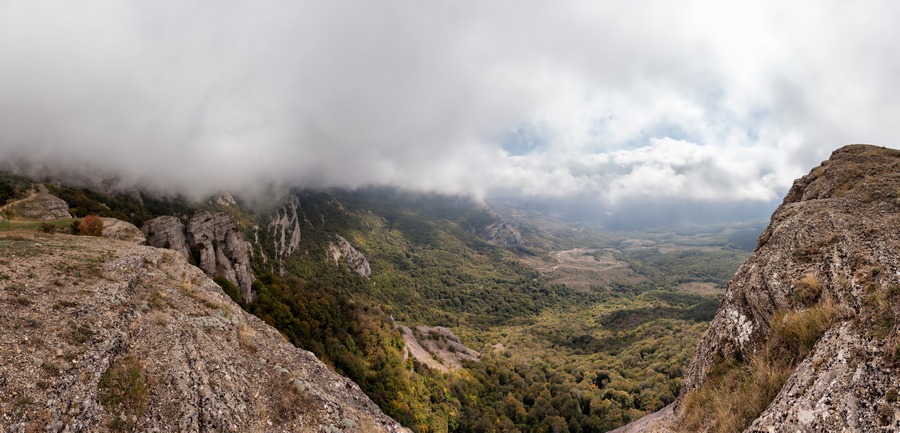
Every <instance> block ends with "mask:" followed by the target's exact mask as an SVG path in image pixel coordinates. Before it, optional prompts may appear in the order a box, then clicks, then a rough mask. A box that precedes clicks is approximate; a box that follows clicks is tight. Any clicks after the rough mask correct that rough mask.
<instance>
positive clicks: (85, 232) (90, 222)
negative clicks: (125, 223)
mask: <svg viewBox="0 0 900 433" xmlns="http://www.w3.org/2000/svg"><path fill="white" fill-rule="evenodd" d="M78 234H80V235H82V236H103V220H102V219H100V217H98V216H97V215H88V216H86V217H84V220H83V221H81V223H80V224H78Z"/></svg>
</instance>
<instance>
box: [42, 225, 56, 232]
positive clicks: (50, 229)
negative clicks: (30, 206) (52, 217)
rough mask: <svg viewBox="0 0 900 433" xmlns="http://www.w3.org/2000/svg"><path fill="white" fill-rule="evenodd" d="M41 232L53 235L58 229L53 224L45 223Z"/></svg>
mask: <svg viewBox="0 0 900 433" xmlns="http://www.w3.org/2000/svg"><path fill="white" fill-rule="evenodd" d="M40 230H41V231H42V232H44V233H53V232H55V231H56V227H54V226H53V224H50V223H46V222H45V223H41V227H40Z"/></svg>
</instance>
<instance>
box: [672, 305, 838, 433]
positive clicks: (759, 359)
mask: <svg viewBox="0 0 900 433" xmlns="http://www.w3.org/2000/svg"><path fill="white" fill-rule="evenodd" d="M839 317H840V312H839V310H838V308H837V307H836V306H835V305H834V303H833V302H832V301H831V300H830V299H826V300H824V301H820V302H818V303H817V304H815V305H814V306H812V307H810V308H807V309H804V310H799V311H788V312H783V313H780V314H777V315H776V316H775V320H774V321H773V323H774V326H773V328H772V331H771V334H770V336H769V339H768V341H767V342H766V345H765V347H763V349H762V350H760V351H759V352H757V353H755V354H753V355H752V356H751V357H750V359H749V360H747V361H744V362H740V361H738V360H734V359H731V360H719V361H718V362H716V363H715V365H714V366H713V367H712V369H711V370H710V372H709V374H708V375H707V379H706V382H704V383H703V385H702V386H701V387H700V388H697V389H696V390H693V391H691V392H689V393H688V394H687V395H686V396H685V398H684V414H685V415H684V419H683V420H682V424H681V429H682V431H684V432H695V431H703V430H705V429H706V428H710V429H711V431H712V432H716V433H726V432H728V433H730V432H739V431H742V430H744V429H745V428H747V426H748V425H749V424H750V423H751V422H752V421H753V420H754V419H756V418H757V417H759V414H761V413H762V411H763V410H765V408H766V407H767V406H768V405H769V403H771V402H772V400H773V399H774V398H775V396H776V395H778V392H779V391H780V390H781V388H782V386H784V382H785V381H787V379H788V377H790V375H791V373H792V372H793V371H794V368H795V367H796V366H797V364H799V363H800V361H802V360H803V359H804V358H805V357H806V356H807V355H808V354H809V352H810V350H812V348H813V346H815V344H816V342H817V341H819V338H821V336H822V334H824V333H825V331H826V330H828V328H830V327H831V325H832V324H833V323H835V321H836V320H837V319H838V318H839Z"/></svg>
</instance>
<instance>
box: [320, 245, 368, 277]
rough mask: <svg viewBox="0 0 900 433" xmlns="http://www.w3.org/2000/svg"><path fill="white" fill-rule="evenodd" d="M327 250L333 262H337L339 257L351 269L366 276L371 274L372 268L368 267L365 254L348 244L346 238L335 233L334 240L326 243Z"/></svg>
mask: <svg viewBox="0 0 900 433" xmlns="http://www.w3.org/2000/svg"><path fill="white" fill-rule="evenodd" d="M328 250H329V251H330V252H331V258H332V259H334V264H338V263H340V260H341V259H344V262H346V263H347V266H348V267H349V268H350V270H351V271H353V272H356V273H357V274H359V275H362V276H363V277H366V278H368V277H369V276H370V275H372V268H371V267H369V261H368V260H366V256H364V255H363V254H362V253H361V252H359V251H357V250H356V248H353V245H350V242H347V239H344V238H343V237H342V236H338V235H335V236H334V240H332V241H331V242H330V243H329V244H328Z"/></svg>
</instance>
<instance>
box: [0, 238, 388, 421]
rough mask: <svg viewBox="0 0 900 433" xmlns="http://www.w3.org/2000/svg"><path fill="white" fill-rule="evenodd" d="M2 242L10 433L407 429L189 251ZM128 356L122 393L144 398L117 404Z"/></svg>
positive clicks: (1, 416)
mask: <svg viewBox="0 0 900 433" xmlns="http://www.w3.org/2000/svg"><path fill="white" fill-rule="evenodd" d="M0 241H2V242H0V257H3V259H4V265H3V269H2V271H3V275H4V278H3V280H0V285H2V290H0V304H2V305H3V307H2V308H0V430H2V431H6V432H26V431H28V432H30V431H54V432H59V431H67V432H75V431H90V432H106V431H112V430H114V428H115V427H116V424H115V421H114V419H115V417H116V416H118V415H121V414H123V413H125V414H129V413H134V414H136V415H134V417H133V418H131V417H130V416H129V417H128V418H127V419H126V420H124V422H125V424H124V426H125V427H127V426H128V425H129V424H130V425H134V426H136V427H137V430H138V431H148V432H174V431H185V432H190V431H195V432H196V431H217V432H285V431H296V432H334V431H344V432H399V431H404V430H405V429H403V428H402V427H400V426H399V425H398V424H397V423H396V422H394V421H393V420H391V419H390V418H388V417H387V416H385V415H384V414H383V413H382V412H381V411H380V410H379V409H378V407H377V406H376V405H375V404H374V403H373V402H372V401H371V400H370V399H369V398H368V397H367V396H366V395H365V394H363V393H362V391H361V390H360V389H359V387H358V386H357V385H356V384H354V383H352V382H351V381H349V380H348V379H346V378H344V377H341V376H339V375H337V374H335V373H333V372H332V371H331V370H329V369H328V367H326V366H325V365H324V364H322V363H321V362H320V361H318V360H317V359H316V358H315V356H314V355H312V354H311V353H309V352H306V351H303V350H300V349H297V348H295V347H293V346H292V345H291V344H290V343H288V342H287V341H285V340H284V338H283V337H282V336H281V335H280V334H279V333H278V332H277V331H276V330H275V329H273V328H271V327H269V326H268V325H266V324H265V323H263V322H262V321H261V320H259V319H257V318H256V317H254V316H251V315H249V314H247V313H245V312H244V311H243V310H242V309H241V308H240V307H238V306H237V305H236V304H234V303H233V302H232V301H231V300H230V299H229V297H228V296H227V295H225V294H224V293H223V292H222V290H221V289H220V288H219V287H218V286H216V285H215V283H213V282H212V280H210V279H209V277H207V276H206V275H205V274H204V273H203V272H202V271H200V270H199V269H197V268H196V267H194V266H191V265H189V264H188V263H187V261H186V260H185V259H184V258H183V257H182V256H181V255H180V254H177V253H175V252H172V251H168V250H163V249H158V248H152V247H147V246H138V245H135V244H133V243H131V242H124V241H118V240H113V239H104V238H95V237H88V236H69V235H60V234H56V235H42V234H35V233H34V232H33V231H29V232H21V233H12V236H11V237H10V236H9V234H4V235H0ZM127 360H131V364H129V365H132V366H133V367H134V366H135V365H136V367H135V369H134V370H131V371H136V373H135V374H134V376H132V377H133V379H134V380H131V381H127V382H123V383H122V385H121V386H122V387H121V388H116V390H123V391H125V392H126V393H127V394H126V395H128V396H131V397H134V399H133V400H126V401H127V402H128V403H126V404H125V405H123V406H115V403H114V402H111V401H109V400H108V399H104V398H101V395H102V393H103V392H105V391H101V390H108V389H110V388H109V387H105V388H104V387H103V386H101V379H102V378H104V377H109V376H110V375H111V374H112V372H113V371H114V368H113V367H114V366H119V365H123V364H124V363H125V361H127ZM135 360H136V361H135ZM141 387H144V388H143V389H146V390H147V392H145V393H140V392H137V390H139V389H141ZM118 425H119V428H117V429H120V428H121V426H122V421H121V420H120V421H119V424H118Z"/></svg>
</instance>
